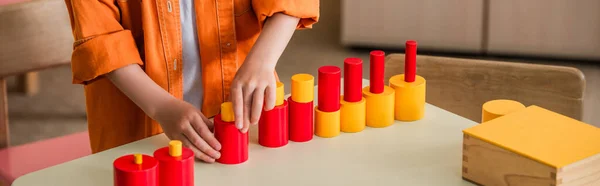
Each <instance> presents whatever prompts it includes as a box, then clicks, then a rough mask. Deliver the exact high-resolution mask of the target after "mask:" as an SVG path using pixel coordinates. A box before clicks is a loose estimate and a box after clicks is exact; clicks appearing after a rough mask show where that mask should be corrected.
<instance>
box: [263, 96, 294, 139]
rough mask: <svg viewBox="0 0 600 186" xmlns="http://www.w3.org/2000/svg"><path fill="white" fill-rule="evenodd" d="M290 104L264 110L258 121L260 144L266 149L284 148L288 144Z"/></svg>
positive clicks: (285, 102)
mask: <svg viewBox="0 0 600 186" xmlns="http://www.w3.org/2000/svg"><path fill="white" fill-rule="evenodd" d="M288 134H289V131H288V102H287V101H285V100H284V101H283V104H281V105H279V106H275V107H274V108H273V109H271V110H269V111H265V110H263V112H262V114H261V115H260V119H259V120H258V144H260V145H262V146H265V147H272V148H276V147H282V146H285V145H287V144H288V139H289V138H288Z"/></svg>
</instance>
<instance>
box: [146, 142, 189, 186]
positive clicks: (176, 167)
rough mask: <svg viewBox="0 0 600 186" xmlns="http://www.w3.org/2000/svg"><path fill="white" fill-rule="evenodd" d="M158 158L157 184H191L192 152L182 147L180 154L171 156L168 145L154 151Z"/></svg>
mask: <svg viewBox="0 0 600 186" xmlns="http://www.w3.org/2000/svg"><path fill="white" fill-rule="evenodd" d="M154 158H156V160H158V186H193V185H194V152H192V150H190V149H188V148H185V147H182V149H181V156H179V157H172V156H171V155H170V154H169V147H163V148H160V149H158V150H156V151H154Z"/></svg>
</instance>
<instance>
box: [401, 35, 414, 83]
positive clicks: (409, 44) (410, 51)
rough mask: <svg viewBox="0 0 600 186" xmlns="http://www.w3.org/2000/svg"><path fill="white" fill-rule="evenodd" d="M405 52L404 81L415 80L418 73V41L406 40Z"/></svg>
mask: <svg viewBox="0 0 600 186" xmlns="http://www.w3.org/2000/svg"><path fill="white" fill-rule="evenodd" d="M405 50H406V51H405V52H404V81H406V82H414V81H415V76H416V75H417V42H416V41H413V40H409V41H406V49H405Z"/></svg>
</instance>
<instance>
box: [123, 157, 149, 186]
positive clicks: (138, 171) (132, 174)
mask: <svg viewBox="0 0 600 186" xmlns="http://www.w3.org/2000/svg"><path fill="white" fill-rule="evenodd" d="M134 159H135V158H134V155H133V154H130V155H125V156H121V157H119V158H117V159H116V160H115V161H114V162H113V172H114V173H113V176H114V186H156V185H157V183H156V180H157V169H158V162H157V161H156V159H154V158H153V157H152V156H148V155H142V164H136V163H135V161H134Z"/></svg>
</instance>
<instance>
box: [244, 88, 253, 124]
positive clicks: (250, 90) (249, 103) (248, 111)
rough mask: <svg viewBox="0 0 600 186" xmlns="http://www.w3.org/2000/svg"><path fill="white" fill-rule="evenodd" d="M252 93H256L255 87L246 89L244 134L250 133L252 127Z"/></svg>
mask: <svg viewBox="0 0 600 186" xmlns="http://www.w3.org/2000/svg"><path fill="white" fill-rule="evenodd" d="M252 93H254V87H247V88H244V126H243V127H242V132H244V133H245V132H246V131H248V128H249V127H250V117H251V116H250V114H251V113H252V110H251V109H252Z"/></svg>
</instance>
